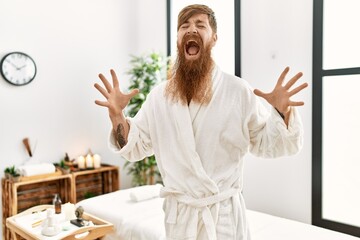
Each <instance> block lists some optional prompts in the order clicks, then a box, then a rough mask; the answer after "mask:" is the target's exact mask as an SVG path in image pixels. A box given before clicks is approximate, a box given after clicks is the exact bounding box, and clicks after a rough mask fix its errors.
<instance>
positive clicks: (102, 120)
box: [0, 0, 166, 188]
mask: <svg viewBox="0 0 360 240" xmlns="http://www.w3.org/2000/svg"><path fill="white" fill-rule="evenodd" d="M151 3H152V4H151ZM151 3H150V1H145V0H136V1H135V0H131V1H119V0H106V1H101V0H76V1H73V0H62V1H44V0H32V1H27V0H12V1H6V0H0V29H1V31H0V58H2V57H3V56H4V55H5V54H7V53H9V52H11V51H22V52H25V53H27V54H29V55H30V56H31V57H32V58H33V59H34V60H35V61H36V64H37V68H38V73H37V76H36V78H35V79H34V81H33V82H32V83H30V84H29V85H25V86H22V87H15V86H12V85H10V84H8V83H7V82H5V81H4V80H3V79H2V78H1V77H0V153H1V156H0V158H1V161H0V176H1V177H3V175H4V174H3V170H4V169H5V167H7V166H10V165H20V164H22V163H23V162H24V161H27V160H28V156H27V153H26V151H25V148H24V146H23V145H22V139H23V138H24V137H29V138H30V142H31V144H34V143H35V141H37V148H36V151H35V154H34V157H36V158H37V159H38V160H40V161H44V162H58V161H59V160H60V159H61V158H62V157H63V156H64V155H65V152H67V153H68V154H69V156H70V157H71V158H75V157H77V156H78V155H81V154H85V153H87V151H88V149H89V148H91V150H92V151H93V152H94V153H98V154H100V155H101V156H102V158H103V161H104V162H105V163H109V164H114V165H118V166H119V167H122V166H123V164H124V160H122V159H120V158H119V157H118V156H116V155H115V154H113V153H112V152H110V150H109V149H108V147H107V136H108V132H109V130H110V122H109V120H108V114H107V110H106V109H105V108H101V107H98V106H97V105H95V103H94V100H95V99H102V96H101V95H100V94H99V93H98V92H97V90H96V89H95V88H94V87H93V84H94V83H95V82H98V81H99V80H98V77H97V76H98V74H99V73H100V72H102V73H105V74H106V75H107V76H109V75H110V74H109V69H110V68H114V69H115V70H116V71H117V73H118V76H119V78H120V79H121V81H124V82H123V83H122V86H123V87H124V89H126V88H127V86H128V76H127V75H126V74H125V72H126V71H127V70H128V69H129V67H130V65H129V60H130V54H142V53H145V52H148V50H158V51H162V52H163V53H164V54H165V50H166V34H165V32H166V21H165V19H166V18H165V16H166V12H165V11H166V8H165V0H157V1H154V0H153V1H151ZM155 5H156V7H155ZM151 8H153V10H154V11H153V12H148V11H147V10H148V9H151ZM130 181H131V179H130V178H129V177H127V176H126V170H125V171H121V187H122V188H127V187H129V186H130Z"/></svg>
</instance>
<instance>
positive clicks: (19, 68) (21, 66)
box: [17, 64, 26, 70]
mask: <svg viewBox="0 0 360 240" xmlns="http://www.w3.org/2000/svg"><path fill="white" fill-rule="evenodd" d="M24 67H26V64H25V65H24V66H21V67H19V68H17V70H20V69H22V68H24Z"/></svg>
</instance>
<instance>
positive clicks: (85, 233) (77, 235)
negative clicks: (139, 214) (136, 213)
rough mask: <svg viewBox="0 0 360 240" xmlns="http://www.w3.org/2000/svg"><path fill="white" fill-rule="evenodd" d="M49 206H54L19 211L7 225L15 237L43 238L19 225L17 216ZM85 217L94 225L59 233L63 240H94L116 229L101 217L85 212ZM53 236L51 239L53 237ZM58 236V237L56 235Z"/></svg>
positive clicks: (7, 221)
mask: <svg viewBox="0 0 360 240" xmlns="http://www.w3.org/2000/svg"><path fill="white" fill-rule="evenodd" d="M47 208H53V206H52V205H40V206H36V207H33V208H30V209H28V210H26V211H24V212H22V213H19V214H17V215H15V216H12V217H9V218H7V219H6V226H7V227H8V228H9V229H10V231H11V232H12V236H13V237H14V239H20V238H18V236H20V237H22V238H25V239H28V240H38V239H42V238H43V236H42V235H41V236H39V235H38V234H35V233H34V232H32V231H30V230H29V228H26V227H23V226H22V225H19V224H18V222H17V221H16V220H15V219H16V218H17V217H21V216H24V215H28V214H32V213H34V212H38V211H44V210H46V209H47ZM83 218H84V219H85V220H90V221H92V222H93V223H94V225H93V226H88V227H80V228H77V227H76V229H74V230H70V231H69V232H68V233H65V234H64V233H61V234H60V235H59V237H60V236H61V237H60V238H59V239H63V240H79V239H82V240H92V239H97V238H100V237H103V236H105V235H106V234H108V233H110V232H112V231H113V230H114V225H113V224H112V223H110V222H107V221H105V220H102V219H100V218H97V217H95V216H93V215H91V214H88V213H86V212H84V214H83ZM54 237H55V236H54ZM54 237H52V238H51V239H53V238H54ZM55 238H56V237H55Z"/></svg>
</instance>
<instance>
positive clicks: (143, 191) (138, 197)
mask: <svg viewBox="0 0 360 240" xmlns="http://www.w3.org/2000/svg"><path fill="white" fill-rule="evenodd" d="M162 187H163V186H162V185H161V184H155V185H144V186H140V187H135V188H132V189H131V192H130V199H131V200H132V201H134V202H139V201H144V200H148V199H151V198H156V197H159V195H160V189H161V188H162Z"/></svg>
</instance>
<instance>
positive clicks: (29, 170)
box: [18, 163, 56, 177]
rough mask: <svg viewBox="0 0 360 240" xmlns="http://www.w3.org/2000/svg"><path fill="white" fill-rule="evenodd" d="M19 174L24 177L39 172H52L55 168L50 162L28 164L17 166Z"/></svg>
mask: <svg viewBox="0 0 360 240" xmlns="http://www.w3.org/2000/svg"><path fill="white" fill-rule="evenodd" d="M18 170H19V171H20V175H21V176H24V177H28V176H34V175H39V174H47V173H54V172H55V171H56V168H55V166H54V164H52V163H38V164H28V165H22V166H20V167H18Z"/></svg>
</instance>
